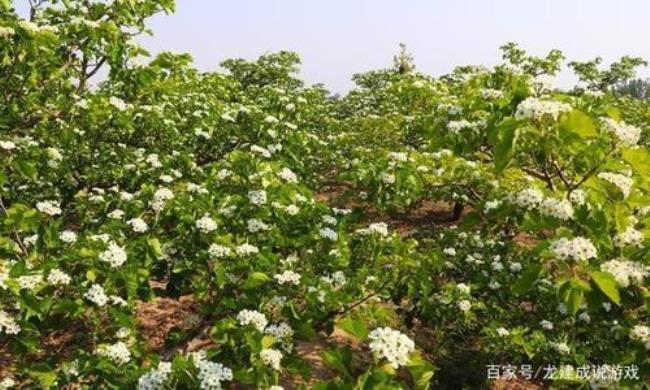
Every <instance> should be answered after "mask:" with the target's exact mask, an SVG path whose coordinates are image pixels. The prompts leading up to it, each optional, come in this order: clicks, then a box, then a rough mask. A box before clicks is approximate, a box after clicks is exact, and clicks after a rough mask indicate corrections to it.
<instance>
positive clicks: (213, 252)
mask: <svg viewBox="0 0 650 390" xmlns="http://www.w3.org/2000/svg"><path fill="white" fill-rule="evenodd" d="M208 253H209V254H210V256H211V257H213V258H218V259H219V258H223V257H228V256H230V255H231V254H232V250H230V248H228V247H227V246H223V245H219V244H211V245H210V247H209V248H208Z"/></svg>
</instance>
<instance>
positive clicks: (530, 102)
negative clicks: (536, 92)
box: [515, 97, 571, 120]
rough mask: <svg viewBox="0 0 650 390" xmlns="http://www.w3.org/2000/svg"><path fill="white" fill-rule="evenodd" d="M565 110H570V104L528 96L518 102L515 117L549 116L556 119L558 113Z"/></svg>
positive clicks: (533, 117) (539, 117)
mask: <svg viewBox="0 0 650 390" xmlns="http://www.w3.org/2000/svg"><path fill="white" fill-rule="evenodd" d="M567 111H571V105H570V104H567V103H562V102H557V101H554V100H544V99H538V98H535V97H529V98H526V99H525V100H524V101H522V102H521V103H519V105H518V106H517V112H515V118H517V119H536V120H540V119H542V118H544V117H550V118H553V119H557V118H558V117H559V116H560V114H562V113H564V112H567Z"/></svg>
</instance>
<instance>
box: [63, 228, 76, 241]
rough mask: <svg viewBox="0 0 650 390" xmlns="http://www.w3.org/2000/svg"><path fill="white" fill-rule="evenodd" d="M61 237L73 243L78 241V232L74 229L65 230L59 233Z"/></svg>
mask: <svg viewBox="0 0 650 390" xmlns="http://www.w3.org/2000/svg"><path fill="white" fill-rule="evenodd" d="M59 239H60V240H61V241H63V242H65V243H67V244H72V243H74V242H76V241H77V233H75V232H73V231H72V230H64V231H62V232H61V234H59Z"/></svg>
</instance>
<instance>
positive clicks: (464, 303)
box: [458, 299, 472, 312]
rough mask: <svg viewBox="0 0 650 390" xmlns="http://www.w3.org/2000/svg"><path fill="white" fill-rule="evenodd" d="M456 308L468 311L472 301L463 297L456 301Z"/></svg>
mask: <svg viewBox="0 0 650 390" xmlns="http://www.w3.org/2000/svg"><path fill="white" fill-rule="evenodd" d="M458 308H459V309H460V310H461V311H464V312H468V311H469V310H470V309H471V308H472V303H471V302H470V301H468V300H467V299H463V300H461V301H459V302H458Z"/></svg>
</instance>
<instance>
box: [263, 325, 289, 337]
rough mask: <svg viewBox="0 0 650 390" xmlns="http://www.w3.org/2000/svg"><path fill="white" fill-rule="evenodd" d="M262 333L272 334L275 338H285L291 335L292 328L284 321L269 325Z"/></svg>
mask: <svg viewBox="0 0 650 390" xmlns="http://www.w3.org/2000/svg"><path fill="white" fill-rule="evenodd" d="M264 333H266V334H268V335H271V336H273V337H274V338H275V339H276V340H286V339H291V338H292V337H293V329H291V327H290V326H289V324H287V323H286V322H280V323H279V324H277V325H275V324H272V325H269V326H267V327H266V329H265V330H264Z"/></svg>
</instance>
